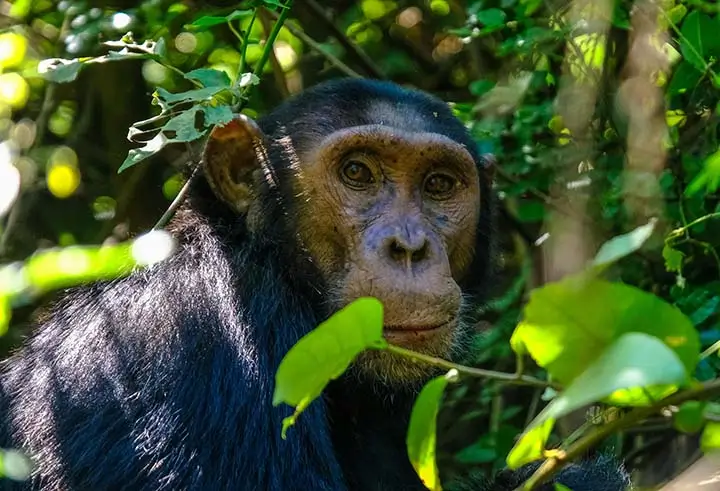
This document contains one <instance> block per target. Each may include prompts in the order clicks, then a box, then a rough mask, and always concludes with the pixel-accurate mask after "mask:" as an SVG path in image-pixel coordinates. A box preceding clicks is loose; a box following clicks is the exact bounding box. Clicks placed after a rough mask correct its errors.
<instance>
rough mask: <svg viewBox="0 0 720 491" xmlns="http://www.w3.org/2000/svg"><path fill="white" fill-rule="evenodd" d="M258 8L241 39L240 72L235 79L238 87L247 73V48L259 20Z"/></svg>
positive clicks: (254, 11)
mask: <svg viewBox="0 0 720 491" xmlns="http://www.w3.org/2000/svg"><path fill="white" fill-rule="evenodd" d="M258 8H260V7H258ZM258 8H256V9H255V10H253V15H252V17H251V18H250V23H249V24H248V27H247V30H246V31H245V37H241V38H240V41H241V42H242V48H241V51H240V65H238V72H237V76H236V77H235V84H236V85H237V84H239V83H240V79H241V78H242V74H243V73H245V67H247V48H248V44H250V33H251V32H252V28H253V24H255V19H257V11H258ZM233 32H234V31H233Z"/></svg>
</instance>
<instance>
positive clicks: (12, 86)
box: [0, 73, 30, 109]
mask: <svg viewBox="0 0 720 491" xmlns="http://www.w3.org/2000/svg"><path fill="white" fill-rule="evenodd" d="M29 96H30V86H29V85H28V83H27V82H26V81H25V79H24V78H23V77H22V76H21V75H20V74H19V73H4V74H2V75H0V102H4V103H5V104H7V105H8V106H10V107H12V108H13V109H20V108H22V107H25V103H26V102H27V100H28V97H29Z"/></svg>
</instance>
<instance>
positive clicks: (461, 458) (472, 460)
mask: <svg viewBox="0 0 720 491" xmlns="http://www.w3.org/2000/svg"><path fill="white" fill-rule="evenodd" d="M497 457H498V454H497V450H495V449H494V448H493V447H490V446H488V445H487V443H486V442H476V443H473V444H472V445H470V446H468V447H465V448H463V449H462V450H461V451H459V452H458V453H457V454H455V458H456V459H457V461H458V462H461V463H463V464H487V463H488V462H493V461H494V460H495V459H496V458H497Z"/></svg>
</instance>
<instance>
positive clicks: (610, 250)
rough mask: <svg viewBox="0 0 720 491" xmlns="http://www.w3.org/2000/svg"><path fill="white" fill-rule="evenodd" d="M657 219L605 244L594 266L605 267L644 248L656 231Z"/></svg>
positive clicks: (596, 257) (596, 256)
mask: <svg viewBox="0 0 720 491" xmlns="http://www.w3.org/2000/svg"><path fill="white" fill-rule="evenodd" d="M656 223H657V220H656V219H655V218H652V219H650V221H649V222H648V223H646V224H645V225H641V226H640V227H638V228H636V229H635V230H633V231H632V232H628V233H626V234H623V235H618V236H617V237H613V238H612V239H610V240H608V241H607V242H605V243H604V244H603V245H602V246H601V247H600V250H599V251H598V253H597V254H596V255H595V259H593V265H594V266H605V265H607V264H610V263H613V262H615V261H617V260H618V259H622V258H623V257H625V256H628V255H630V254H632V253H633V252H635V251H637V250H639V249H640V247H642V245H643V244H644V243H645V242H646V241H647V240H648V239H649V238H650V236H651V235H652V233H653V230H655V224H656Z"/></svg>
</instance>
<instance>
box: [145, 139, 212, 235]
mask: <svg viewBox="0 0 720 491" xmlns="http://www.w3.org/2000/svg"><path fill="white" fill-rule="evenodd" d="M188 153H189V154H190V161H191V162H192V163H195V167H194V168H193V170H192V173H191V174H190V177H188V180H187V181H186V182H185V184H183V187H182V188H180V191H179V192H178V194H177V196H175V199H174V200H173V201H172V203H170V206H168V209H167V210H165V213H163V214H162V216H161V217H160V219H159V220H158V221H157V223H156V224H155V226H154V227H153V228H152V229H153V230H158V229H161V228H163V227H164V226H165V225H167V224H168V222H169V221H170V219H171V218H172V217H173V215H175V212H176V211H177V209H178V207H179V206H180V204H181V203H182V202H183V201H184V200H185V196H186V195H187V193H188V191H189V190H190V186H192V184H193V182H195V179H196V178H197V176H198V174H199V171H200V167H201V165H200V163H198V162H197V160H196V159H195V155H194V152H193V150H192V148H191V147H190V144H189V143H188Z"/></svg>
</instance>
